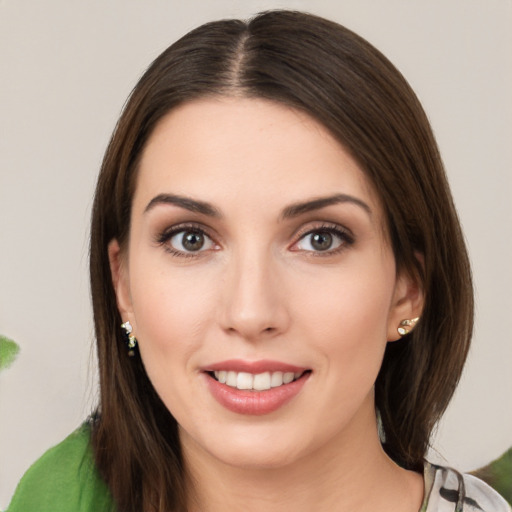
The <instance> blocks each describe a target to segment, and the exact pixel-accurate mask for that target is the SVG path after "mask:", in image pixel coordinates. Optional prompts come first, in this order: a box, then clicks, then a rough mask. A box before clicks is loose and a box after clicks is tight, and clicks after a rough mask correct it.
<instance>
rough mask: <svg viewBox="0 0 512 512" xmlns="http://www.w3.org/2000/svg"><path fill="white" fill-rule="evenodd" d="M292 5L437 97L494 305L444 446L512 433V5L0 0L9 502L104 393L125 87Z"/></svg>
mask: <svg viewBox="0 0 512 512" xmlns="http://www.w3.org/2000/svg"><path fill="white" fill-rule="evenodd" d="M276 7H290V8H297V9H302V10H308V11H310V12H314V13H317V14H320V15H324V16H326V17H329V18H332V19H334V20H336V21H338V22H340V23H342V24H344V25H346V26H347V27H349V28H351V29H353V30H355V31H356V32H358V33H360V34H361V35H362V36H364V37H366V38H367V39H368V40H369V41H370V42H372V43H373V44H374V45H375V46H377V47H378V48H379V49H380V50H382V51H383V52H384V53H385V54H386V55H387V56H388V57H389V58H390V59H391V60H392V61H393V62H394V63H395V64H396V65H397V67H398V68H399V69H400V70H401V71H402V72H403V73H404V74H405V76H406V77H407V78H408V80H409V81H410V83H411V85H412V86H413V88H414V89H415V90H416V92H417V93H418V95H419V97H420V99H421V100H422V102H423V104H424V107H425V109H426V111H427V113H428V115H429V117H430V119H431V122H432V125H433V128H434V131H435V133H436V135H437V138H438V142H439V145H440V148H441V152H442V155H443V158H444V161H445V164H446V167H447V170H448V175H449V179H450V182H451V185H452V188H453V193H454V196H455V201H456V204H457V206H458V209H459V212H460V216H461V220H462V223H463V225H464V228H465V232H466V236H467V241H468V244H469V248H470V253H471V259H472V262H473V268H474V276H475V283H476V288H477V305H478V310H477V319H476V320H477V321H476V333H475V338H474V345H473V348H472V351H471V354H470V359H469V361H468V365H467V368H466V371H465V374H464V376H463V379H462V382H461V385H460V387H459V390H458V392H457V394H456V396H455V399H454V401H453V404H452V405H451V407H450V409H449V411H448V413H447V414H446V417H445V420H444V421H443V422H442V423H441V425H440V428H439V431H438V434H437V436H436V438H435V447H436V450H437V451H438V452H439V453H442V455H443V456H444V458H445V459H447V460H448V461H449V462H450V463H451V464H453V465H455V466H458V467H459V468H461V469H463V470H469V469H473V468H476V467H478V466H480V465H483V464H485V463H487V462H489V461H490V460H491V459H493V458H495V457H496V456H498V455H500V454H501V453H502V452H503V451H505V449H507V448H508V447H509V446H510V445H512V407H511V405H512V404H511V392H512V372H511V367H512V343H511V342H512V335H511V324H510V319H511V317H512V294H511V289H512V271H511V264H510V262H511V261H512V230H511V227H510V226H511V221H512V206H511V202H512V201H511V192H512V178H511V164H512V123H511V121H512V96H511V92H510V91H512V55H511V53H512V30H511V27H512V2H511V1H510V0H447V1H441V0H420V1H414V2H413V1H407V0H386V1H380V0H375V1H370V0H346V1H345V0H339V1H335V0H302V1H301V0H295V1H292V0H290V1H280V2H279V1H257V0H253V1H235V0H210V1H206V0H202V1H199V0H187V1H185V2H183V1H171V0H166V1H164V0H147V1H142V0H139V1H136V0H111V1H109V2H104V1H100V0H88V1H87V2H75V1H70V0H50V1H46V2H39V1H36V0H32V1H27V0H0V69H1V71H0V212H1V213H0V333H2V334H4V335H7V336H9V337H11V338H13V339H15V340H16V341H17V342H18V343H19V344H20V345H21V348H22V351H21V354H20V356H19V358H18V360H17V361H16V362H15V363H14V365H13V366H12V367H11V368H10V369H9V370H8V371H5V372H3V373H1V374H0V391H1V394H0V508H2V507H5V506H6V505H7V502H8V500H9V498H10V496H11V494H12V492H13V490H14V487H15V485H16V482H17V481H18V480H19V478H20V477H21V475H22V473H23V472H24V471H25V470H26V469H27V468H28V466H29V465H30V463H31V462H33V461H34V460H35V459H36V458H37V457H38V456H39V455H41V454H42V453H43V452H44V451H45V450H46V449H47V448H48V447H49V446H51V445H52V444H55V443H57V442H58V441H60V440H61V439H62V438H63V437H65V436H66V435H67V434H68V433H69V432H70V431H72V430H73V429H74V428H76V427H77V426H78V425H79V424H80V422H81V421H82V420H83V419H84V418H85V417H86V416H87V414H88V413H89V412H90V411H91V409H92V407H93V405H94V404H95V402H96V396H97V387H96V370H95V363H94V359H93V356H92V354H93V350H92V348H91V345H92V339H93V336H92V322H91V312H90V305H89V290H88V277H87V252H88V233H87V231H88V221H89V212H90V206H91V201H92V193H93V187H94V181H95V177H96V174H97V171H98V168H99V165H100V161H101V158H102V154H103V151H104V149H105V146H106V144H107V141H108V138H109V136H110V133H111V131H112V129H113V126H114V123H115V121H116V119H117V116H118V114H119V112H120V110H121V107H122V105H123V103H124V101H125V98H126V96H127V95H128V93H129V92H130V90H131V88H132V87H133V85H134V84H135V82H136V80H137V78H138V77H139V76H140V74H141V72H142V71H143V70H144V68H145V67H146V66H147V65H148V64H149V62H150V61H151V60H152V59H153V58H155V57H156V56H157V54H159V53H160V52H161V51H162V50H163V49H164V48H166V47H167V46H168V45H169V44H170V43H171V42H172V41H174V40H175V39H177V38H178V37H179V36H181V35H182V34H184V33H185V32H187V31H188V30H190V29H191V28H193V27H195V26H197V25H198V24H200V23H202V22H205V21H209V20H212V19H218V18H222V17H233V16H236V17H247V16H249V15H251V14H254V13H256V12H258V11H260V10H263V9H268V8H276ZM432 456H433V457H439V455H438V454H433V455H432Z"/></svg>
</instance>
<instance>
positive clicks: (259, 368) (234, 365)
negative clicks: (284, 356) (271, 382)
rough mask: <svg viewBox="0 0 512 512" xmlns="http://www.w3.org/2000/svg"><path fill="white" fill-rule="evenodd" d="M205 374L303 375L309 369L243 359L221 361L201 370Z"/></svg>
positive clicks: (270, 361) (281, 363)
mask: <svg viewBox="0 0 512 512" xmlns="http://www.w3.org/2000/svg"><path fill="white" fill-rule="evenodd" d="M201 369H202V370H203V371H205V372H215V371H222V370H225V371H231V372H246V373H253V374H255V375H256V374H258V373H264V372H283V373H285V372H293V373H299V372H300V373H302V372H305V371H306V370H308V368H305V367H301V366H296V365H293V364H288V363H283V362H281V361H272V360H269V359H261V360H259V361H244V360H242V359H229V360H227V361H219V362H218V363H213V364H209V365H207V366H204V367H203V368H201Z"/></svg>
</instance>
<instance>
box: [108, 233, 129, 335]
mask: <svg viewBox="0 0 512 512" xmlns="http://www.w3.org/2000/svg"><path fill="white" fill-rule="evenodd" d="M108 259H109V262H110V273H111V274H112V284H113V286H114V291H115V293H116V299H117V309H118V310H119V314H120V315H121V318H122V320H123V322H126V321H129V322H130V323H131V324H132V326H133V327H134V328H135V323H134V320H135V319H134V315H133V308H132V299H131V293H130V280H129V274H128V268H127V262H126V258H125V257H124V255H123V253H122V252H121V248H120V247H119V242H118V241H117V240H116V239H115V238H114V239H113V240H111V241H110V243H109V244H108Z"/></svg>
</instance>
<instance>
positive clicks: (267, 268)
mask: <svg viewBox="0 0 512 512" xmlns="http://www.w3.org/2000/svg"><path fill="white" fill-rule="evenodd" d="M228 267H229V268H228V269H227V270H226V279H225V281H224V287H223V300H222V306H221V307H222V312H221V323H222V328H223V329H224V330H225V331H226V332H228V333H229V334H231V335H233V334H236V335H238V336H240V337H241V338H243V339H245V340H248V341H257V340H259V339H267V338H271V337H274V336H277V335H278V334H281V333H283V332H284V331H286V329H287V328H288V326H289V320H290V316H289V313H288V304H287V300H286V290H285V288H284V287H283V279H282V272H280V264H279V263H278V262H277V261H275V258H273V257H272V255H271V254H269V253H266V252H264V251H260V253H259V254H256V252H255V251H247V252H246V253H245V254H238V255H237V256H236V257H234V258H233V259H232V260H231V261H230V262H229V264H228Z"/></svg>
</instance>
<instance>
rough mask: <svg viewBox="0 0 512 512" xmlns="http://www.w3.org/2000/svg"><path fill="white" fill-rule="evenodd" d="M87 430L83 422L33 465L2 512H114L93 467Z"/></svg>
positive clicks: (103, 483) (108, 496)
mask: <svg viewBox="0 0 512 512" xmlns="http://www.w3.org/2000/svg"><path fill="white" fill-rule="evenodd" d="M90 430H91V429H90V426H89V425H88V424H87V423H85V424H84V425H82V426H81V427H80V428H79V429H78V430H76V431H75V432H73V433H72V434H71V435H69V436H68V437H67V438H66V439H65V440H64V441H62V443H60V444H58V445H57V446H55V447H53V448H51V449H50V450H48V451H47V452H46V453H45V454H44V455H43V456H42V457H41V458H40V459H39V460H38V461H37V462H35V463H34V464H33V465H32V467H31V468H30V469H29V470H28V471H27V473H26V474H25V476H24V477H23V478H22V479H21V481H20V483H19V484H18V487H17V488H16V492H15V493H14V497H13V498H12V501H11V504H10V505H9V508H8V509H7V511H6V512H91V511H95V512H114V511H115V507H114V505H113V502H112V498H111V496H110V492H109V491H108V489H107V486H106V484H105V482H103V480H102V479H101V477H100V476H99V474H98V472H97V471H96V468H95V465H94V458H93V454H92V449H91V446H90V437H91V432H90Z"/></svg>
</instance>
